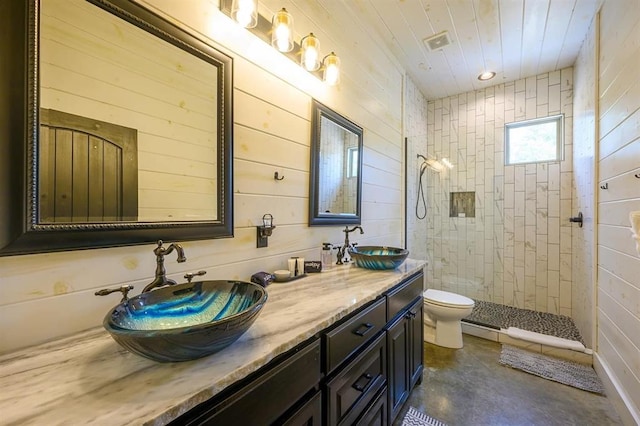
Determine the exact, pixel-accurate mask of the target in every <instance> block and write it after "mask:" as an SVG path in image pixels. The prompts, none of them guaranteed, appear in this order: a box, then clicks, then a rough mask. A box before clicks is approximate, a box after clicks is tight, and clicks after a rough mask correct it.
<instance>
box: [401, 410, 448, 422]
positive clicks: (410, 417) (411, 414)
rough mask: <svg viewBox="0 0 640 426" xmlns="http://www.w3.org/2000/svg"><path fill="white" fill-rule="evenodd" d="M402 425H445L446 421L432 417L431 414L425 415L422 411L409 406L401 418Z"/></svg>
mask: <svg viewBox="0 0 640 426" xmlns="http://www.w3.org/2000/svg"><path fill="white" fill-rule="evenodd" d="M402 426H447V425H446V423H442V422H441V421H440V420H438V419H434V418H433V417H431V416H427V415H426V414H424V413H421V412H420V411H418V410H416V409H415V408H413V407H409V411H407V414H406V415H405V416H404V419H402Z"/></svg>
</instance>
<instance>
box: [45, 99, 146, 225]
mask: <svg viewBox="0 0 640 426" xmlns="http://www.w3.org/2000/svg"><path fill="white" fill-rule="evenodd" d="M137 169H138V154H137V131H136V130H135V129H130V128H127V127H122V126H118V125H114V124H111V123H106V122H103V121H98V120H92V119H89V118H86V117H81V116H77V115H73V114H68V113H64V112H60V111H54V110H49V109H41V110H40V147H39V157H38V173H39V175H38V180H39V184H38V188H39V194H38V197H39V206H40V207H39V212H38V214H39V222H40V223H70V222H89V223H91V222H106V221H108V222H111V221H135V220H137V217H138V190H137V188H138V170H137Z"/></svg>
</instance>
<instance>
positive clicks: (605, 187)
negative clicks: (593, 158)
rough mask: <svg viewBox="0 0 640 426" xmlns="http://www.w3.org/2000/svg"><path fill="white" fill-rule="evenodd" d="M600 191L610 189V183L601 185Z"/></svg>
mask: <svg viewBox="0 0 640 426" xmlns="http://www.w3.org/2000/svg"><path fill="white" fill-rule="evenodd" d="M600 189H609V182H607V183H605V184H604V185H600Z"/></svg>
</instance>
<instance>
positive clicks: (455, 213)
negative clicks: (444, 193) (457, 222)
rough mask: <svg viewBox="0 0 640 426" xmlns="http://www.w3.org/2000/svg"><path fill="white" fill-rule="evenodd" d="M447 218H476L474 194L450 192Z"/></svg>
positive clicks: (473, 192)
mask: <svg viewBox="0 0 640 426" xmlns="http://www.w3.org/2000/svg"><path fill="white" fill-rule="evenodd" d="M449 217H476V193H475V191H469V192H452V193H451V197H450V201H449Z"/></svg>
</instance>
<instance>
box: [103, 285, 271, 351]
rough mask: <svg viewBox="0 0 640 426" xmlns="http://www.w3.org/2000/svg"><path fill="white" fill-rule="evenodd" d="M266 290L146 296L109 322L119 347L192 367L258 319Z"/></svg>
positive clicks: (213, 288)
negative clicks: (191, 363) (190, 361)
mask: <svg viewBox="0 0 640 426" xmlns="http://www.w3.org/2000/svg"><path fill="white" fill-rule="evenodd" d="M266 301H267V292H266V290H265V289H264V288H263V287H262V286H260V285H258V284H254V283H250V282H244V281H225V280H219V281H198V282H194V283H185V284H178V285H173V286H169V287H164V288H160V289H157V290H153V291H150V292H146V293H142V294H140V295H138V296H135V297H133V298H131V299H128V300H126V301H123V302H121V303H120V304H119V305H117V306H116V307H115V308H113V309H112V310H111V311H110V312H109V313H108V314H107V315H106V317H105V318H104V322H103V325H104V328H106V329H107V331H108V332H109V333H110V334H111V336H112V337H113V338H114V340H115V341H116V342H118V343H119V344H120V345H122V346H123V347H125V348H126V349H128V350H130V351H131V352H134V353H136V354H138V355H142V356H144V357H146V358H149V359H152V360H154V361H159V362H172V361H187V360H192V359H196V358H201V357H203V356H207V355H210V354H213V353H215V352H217V351H219V350H221V349H223V348H225V347H227V346H229V345H230V344H232V343H233V342H235V341H236V340H237V339H238V338H239V337H240V336H241V335H242V334H243V333H244V332H245V331H247V329H248V328H249V327H250V326H251V325H252V324H253V322H254V321H255V319H256V318H257V317H258V314H259V313H260V311H261V309H262V307H263V306H264V304H265V302H266Z"/></svg>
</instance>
